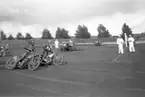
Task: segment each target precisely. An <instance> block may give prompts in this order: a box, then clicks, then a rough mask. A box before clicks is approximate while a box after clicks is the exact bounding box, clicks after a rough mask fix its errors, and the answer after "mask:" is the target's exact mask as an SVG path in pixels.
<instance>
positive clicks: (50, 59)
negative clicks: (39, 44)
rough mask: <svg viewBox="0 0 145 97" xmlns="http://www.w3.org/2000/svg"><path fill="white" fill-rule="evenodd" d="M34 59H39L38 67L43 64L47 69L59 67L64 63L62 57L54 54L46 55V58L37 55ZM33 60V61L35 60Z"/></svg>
mask: <svg viewBox="0 0 145 97" xmlns="http://www.w3.org/2000/svg"><path fill="white" fill-rule="evenodd" d="M35 58H36V59H39V63H40V65H41V64H43V65H45V66H46V67H48V66H49V65H55V66H56V65H61V64H62V63H63V61H64V58H63V56H60V55H57V54H56V53H52V54H49V55H47V56H46V57H42V58H41V56H40V55H39V56H37V57H35ZM35 58H34V60H35Z"/></svg>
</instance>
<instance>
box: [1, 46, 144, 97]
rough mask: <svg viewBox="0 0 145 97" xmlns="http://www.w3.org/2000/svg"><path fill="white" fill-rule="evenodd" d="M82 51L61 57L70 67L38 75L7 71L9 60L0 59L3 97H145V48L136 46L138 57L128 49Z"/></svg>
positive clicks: (25, 71)
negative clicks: (122, 51) (120, 52)
mask: <svg viewBox="0 0 145 97" xmlns="http://www.w3.org/2000/svg"><path fill="white" fill-rule="evenodd" d="M82 48H84V50H82V51H76V52H63V53H60V54H62V55H64V59H65V61H66V62H67V64H64V65H61V66H50V67H48V68H43V67H41V68H39V69H38V70H36V71H29V70H27V69H24V70H20V69H17V70H6V69H4V64H5V61H6V59H8V57H4V58H0V62H1V65H0V96H2V97H4V96H15V97H16V96H17V97H18V96H19V97H20V96H47V97H145V84H144V82H145V65H144V56H145V49H144V48H145V46H144V44H138V45H137V46H136V53H128V51H127V49H125V54H123V55H118V54H117V48H116V47H115V46H102V47H99V48H96V47H93V46H89V47H87V46H83V47H82ZM12 51H13V54H16V55H19V54H20V53H21V52H22V50H21V49H12ZM37 51H38V52H40V49H37Z"/></svg>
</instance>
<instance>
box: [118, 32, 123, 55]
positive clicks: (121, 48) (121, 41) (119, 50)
mask: <svg viewBox="0 0 145 97" xmlns="http://www.w3.org/2000/svg"><path fill="white" fill-rule="evenodd" d="M123 44H124V40H123V39H122V38H121V35H120V36H119V37H118V38H117V45H118V53H119V54H123V53H124V49H123Z"/></svg>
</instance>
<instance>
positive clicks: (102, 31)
mask: <svg viewBox="0 0 145 97" xmlns="http://www.w3.org/2000/svg"><path fill="white" fill-rule="evenodd" d="M96 30H97V31H98V38H108V37H111V36H112V35H111V34H110V32H109V30H108V29H107V28H106V27H105V26H104V25H103V24H99V26H98V27H97V29H96ZM0 33H1V38H2V39H3V40H5V39H8V40H14V39H17V40H24V39H31V38H33V37H32V36H31V34H30V33H28V32H27V33H26V34H25V36H23V35H22V33H21V32H18V33H17V35H16V37H14V36H12V34H10V35H9V36H7V35H6V34H5V33H4V31H1V32H0ZM124 33H126V34H127V36H129V35H130V34H131V35H133V34H132V30H131V28H130V27H129V26H128V25H127V24H125V23H124V24H123V26H122V33H121V35H122V37H123V38H124ZM75 37H76V38H83V39H88V38H91V33H90V32H89V31H88V28H87V27H86V26H85V25H78V27H77V30H76V33H75ZM53 38H54V37H52V35H51V33H50V31H49V30H48V29H46V28H45V29H43V31H42V36H41V39H53ZM55 38H56V39H70V38H71V36H70V35H69V31H68V30H66V29H64V28H60V27H58V28H57V30H56V34H55Z"/></svg>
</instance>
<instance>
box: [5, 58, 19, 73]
mask: <svg viewBox="0 0 145 97" xmlns="http://www.w3.org/2000/svg"><path fill="white" fill-rule="evenodd" d="M16 65H17V61H16V60H15V59H14V57H12V58H10V59H8V61H7V62H6V68H7V69H9V70H13V69H15V68H16Z"/></svg>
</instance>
